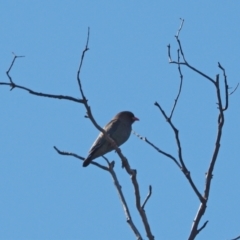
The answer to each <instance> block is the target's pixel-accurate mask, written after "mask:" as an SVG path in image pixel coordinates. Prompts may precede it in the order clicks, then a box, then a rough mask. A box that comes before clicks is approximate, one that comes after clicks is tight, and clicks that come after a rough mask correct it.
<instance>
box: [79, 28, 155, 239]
mask: <svg viewBox="0 0 240 240" xmlns="http://www.w3.org/2000/svg"><path fill="white" fill-rule="evenodd" d="M88 43H89V29H88V37H87V42H86V46H85V49H84V50H83V52H82V56H81V61H80V64H79V68H78V72H77V82H78V85H79V89H80V93H81V96H82V98H83V104H84V106H85V108H86V111H87V117H88V118H89V119H90V121H91V122H92V123H93V125H94V126H95V127H96V128H97V129H98V130H99V131H101V132H102V133H103V135H104V137H105V138H106V140H107V141H108V142H110V143H111V145H112V146H113V147H114V149H115V150H116V152H117V154H118V156H119V157H120V159H121V160H122V166H123V167H124V168H125V170H126V172H127V173H128V174H129V175H130V177H131V180H132V184H133V187H134V191H135V200H136V207H137V209H138V212H139V214H140V216H141V218H142V222H143V225H144V228H145V231H146V233H147V237H148V238H149V239H150V240H153V239H154V236H153V235H152V233H151V229H150V226H149V223H148V220H147V216H146V213H145V211H144V210H143V209H142V208H141V204H140V191H139V186H138V182H137V172H136V170H134V169H132V168H131V167H130V165H129V162H128V160H127V158H126V157H125V156H124V155H123V154H122V152H121V150H120V148H119V147H118V146H117V144H116V143H115V141H114V140H113V139H112V138H111V137H109V136H108V134H107V133H106V131H105V130H104V129H102V128H101V127H100V126H99V125H98V124H97V122H96V121H95V119H94V117H93V114H92V111H91V108H90V106H89V105H88V101H87V99H86V97H85V95H84V92H83V87H82V83H81V79H80V73H81V67H82V64H83V60H84V56H85V53H86V52H87V51H88V49H89V48H88Z"/></svg>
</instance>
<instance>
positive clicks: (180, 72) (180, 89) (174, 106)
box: [169, 51, 183, 119]
mask: <svg viewBox="0 0 240 240" xmlns="http://www.w3.org/2000/svg"><path fill="white" fill-rule="evenodd" d="M178 62H180V55H179V51H178ZM178 72H179V74H180V85H179V90H178V94H177V97H176V99H175V101H174V105H173V108H172V111H171V114H170V117H169V118H170V119H171V118H172V116H173V112H174V110H175V108H176V106H177V102H178V99H179V96H180V94H181V91H182V83H183V75H182V71H181V65H180V64H178Z"/></svg>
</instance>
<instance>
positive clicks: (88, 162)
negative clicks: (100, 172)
mask: <svg viewBox="0 0 240 240" xmlns="http://www.w3.org/2000/svg"><path fill="white" fill-rule="evenodd" d="M91 161H92V159H91V158H90V157H87V158H86V159H85V160H84V161H83V167H87V166H88V165H89V164H90V163H91Z"/></svg>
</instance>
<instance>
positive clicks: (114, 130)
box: [83, 111, 139, 167]
mask: <svg viewBox="0 0 240 240" xmlns="http://www.w3.org/2000/svg"><path fill="white" fill-rule="evenodd" d="M135 121H139V119H138V118H137V117H135V116H134V114H133V113H132V112H128V111H124V112H120V113H118V114H117V115H116V116H115V117H114V118H113V119H112V120H111V121H110V122H109V123H108V124H107V125H106V126H105V127H104V130H105V131H106V133H107V134H108V135H109V137H111V138H112V139H113V140H114V141H115V143H116V144H117V145H118V146H120V145H122V144H123V143H125V142H126V141H127V140H128V138H129V136H130V134H131V130H132V124H133V123H134V122H135ZM112 150H114V147H113V146H112V145H111V143H109V142H108V141H107V139H105V137H104V135H103V133H102V132H100V134H99V135H98V137H97V139H96V140H95V142H94V143H93V145H92V147H91V149H90V150H89V155H88V156H87V158H85V160H84V162H83V167H86V166H88V165H89V164H90V163H91V161H92V160H93V159H95V158H98V157H100V156H102V155H104V154H106V153H108V152H110V151H112Z"/></svg>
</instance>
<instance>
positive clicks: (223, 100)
mask: <svg viewBox="0 0 240 240" xmlns="http://www.w3.org/2000/svg"><path fill="white" fill-rule="evenodd" d="M183 23H184V20H183V19H182V20H181V24H180V27H179V29H178V31H177V34H176V36H175V38H176V41H177V44H178V50H177V60H172V57H171V47H170V45H168V47H167V48H168V58H169V63H171V64H174V65H177V67H178V72H179V75H180V84H179V90H178V94H177V96H176V99H175V101H174V104H173V107H172V110H171V111H170V114H167V113H166V111H165V110H164V109H163V108H162V106H161V104H159V103H158V102H155V103H154V105H155V106H156V107H157V108H158V110H159V111H160V113H161V115H162V116H163V118H164V119H165V120H166V121H167V124H168V125H169V127H170V128H171V130H172V131H173V133H174V136H175V140H176V146H177V149H178V156H177V158H175V157H174V156H173V154H172V153H169V152H166V151H165V150H163V149H161V148H160V147H157V146H156V144H154V143H152V142H151V141H150V140H148V139H147V138H146V137H142V136H141V134H139V133H136V132H134V134H135V135H136V136H137V137H139V138H140V139H141V140H143V141H145V142H146V143H147V144H149V145H150V146H151V147H152V148H153V149H154V150H156V151H157V152H159V153H160V154H162V155H164V156H165V157H167V158H168V159H169V160H171V161H173V163H174V164H175V165H176V166H177V167H178V168H179V170H180V171H181V172H182V173H183V175H184V177H185V178H186V179H187V180H188V182H189V184H190V186H191V188H192V190H193V192H194V193H195V194H196V196H197V198H198V200H199V208H198V210H197V212H196V215H195V217H194V220H193V223H192V226H191V229H190V233H189V237H188V240H193V239H195V238H196V237H197V235H198V234H199V233H200V232H201V231H202V230H203V229H204V228H205V227H206V226H207V223H208V221H205V222H204V223H203V224H201V223H200V222H201V219H202V217H203V215H204V213H205V211H206V207H207V203H208V200H209V195H210V189H211V182H212V176H213V171H214V167H215V164H216V161H217V158H218V154H219V150H220V146H221V139H222V131H223V127H224V122H225V111H226V110H227V109H228V106H229V95H231V94H232V93H234V92H235V91H236V89H237V87H238V85H237V86H236V88H235V89H234V90H233V91H232V92H230V93H229V87H228V82H227V75H226V72H225V69H224V68H223V67H222V66H221V64H220V63H218V67H219V69H220V70H221V72H222V74H223V82H224V88H223V89H221V88H220V75H219V74H217V75H216V76H215V78H212V77H210V76H208V75H206V74H205V73H203V72H202V71H200V70H198V69H197V68H195V67H193V66H192V65H191V64H189V63H188V62H187V60H186V57H185V55H184V51H183V48H182V45H181V41H180V38H179V36H180V32H181V30H182V27H183ZM89 37H90V30H89V29H88V35H87V41H86V46H85V48H84V50H83V52H82V55H81V58H80V63H79V68H78V71H77V83H78V87H79V91H80V94H81V99H79V98H74V97H72V96H66V95H54V94H47V93H40V92H37V91H33V90H31V89H29V88H27V87H24V86H21V85H18V84H16V83H15V82H14V81H13V79H12V77H11V75H10V72H11V69H12V68H13V66H14V63H15V61H16V59H18V58H21V57H23V56H16V55H15V56H14V58H13V60H12V63H11V64H10V67H9V69H8V70H7V72H6V74H7V76H8V79H9V82H0V85H6V86H9V87H10V90H14V89H15V88H18V89H21V90H24V91H28V92H29V93H30V94H32V95H36V96H40V97H49V98H55V99H63V100H68V101H73V102H77V103H79V104H82V105H83V107H84V108H85V110H86V116H85V117H86V118H88V119H89V120H90V121H91V122H92V124H93V125H94V126H95V127H96V128H97V129H98V130H99V131H101V132H102V133H103V134H104V137H105V138H106V139H107V141H109V142H110V143H111V144H112V145H113V146H114V149H115V150H116V152H117V154H118V156H119V157H120V159H121V161H122V167H123V168H124V170H125V172H126V174H128V175H129V176H130V179H131V184H132V186H133V189H134V196H135V205H136V209H137V211H138V213H139V217H140V219H141V220H142V224H143V227H144V230H145V234H146V236H147V238H148V239H150V240H153V239H154V235H153V233H152V230H151V227H150V223H149V221H148V217H147V213H146V211H145V206H146V204H147V202H148V200H149V198H150V197H151V195H152V186H151V185H150V186H149V192H148V194H147V196H146V197H145V199H144V200H141V193H140V188H139V184H138V180H137V171H136V169H133V168H132V167H131V166H130V164H129V161H128V160H127V158H126V157H125V156H124V154H123V153H122V152H121V150H120V149H119V147H118V146H117V145H116V143H115V142H114V140H113V139H111V138H110V137H109V136H108V135H107V134H106V132H105V131H104V129H102V128H101V127H100V126H99V125H98V123H97V122H96V120H95V118H94V114H93V113H92V111H91V107H90V106H89V104H88V100H87V97H86V96H85V94H84V90H83V86H82V82H81V76H80V75H81V69H82V66H83V61H84V57H85V54H86V53H87V51H88V50H89V47H88V45H89ZM182 66H186V67H187V68H188V69H190V70H192V71H194V72H196V73H197V74H199V75H201V76H202V77H203V78H204V79H206V80H207V81H209V82H210V84H212V85H213V86H214V88H215V91H216V93H215V94H216V99H217V107H218V118H217V119H216V125H217V136H216V139H215V147H214V150H213V152H212V157H211V159H210V162H209V166H208V171H207V173H206V175H205V188H204V190H203V192H201V191H200V190H199V189H198V187H197V186H196V184H195V183H194V181H193V179H192V177H191V172H190V170H189V168H188V167H187V165H186V163H185V161H184V157H183V154H182V144H181V139H180V134H179V132H180V131H179V130H178V129H177V127H176V125H175V123H174V122H173V120H172V117H173V115H174V111H175V109H176V107H177V104H178V100H179V97H180V96H181V90H182V83H183V74H182V70H181V68H182ZM54 149H55V150H56V151H57V153H59V154H61V155H65V156H73V157H75V158H77V159H79V160H84V158H83V157H81V156H79V155H78V154H76V153H72V152H68V151H63V150H60V149H59V148H57V147H56V146H54ZM103 158H104V159H105V160H106V165H102V164H99V163H97V162H91V164H92V165H94V166H96V167H98V168H99V169H101V170H104V171H105V172H107V173H109V174H110V175H111V177H112V179H113V183H114V186H115V187H116V190H117V193H118V195H119V199H120V202H121V203H122V206H123V211H124V213H125V216H126V221H127V223H128V225H129V226H130V228H131V230H132V231H133V233H134V234H135V237H136V239H139V240H141V239H143V237H142V234H141V233H140V231H139V229H138V228H137V227H136V224H135V223H134V221H133V219H132V217H131V213H130V209H129V207H128V204H127V201H126V199H125V196H124V193H123V191H122V189H121V185H120V182H119V180H118V177H117V174H116V172H115V170H114V165H115V163H114V161H112V162H110V161H109V160H108V159H107V158H106V157H104V156H103ZM234 239H239V237H237V238H234Z"/></svg>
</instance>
